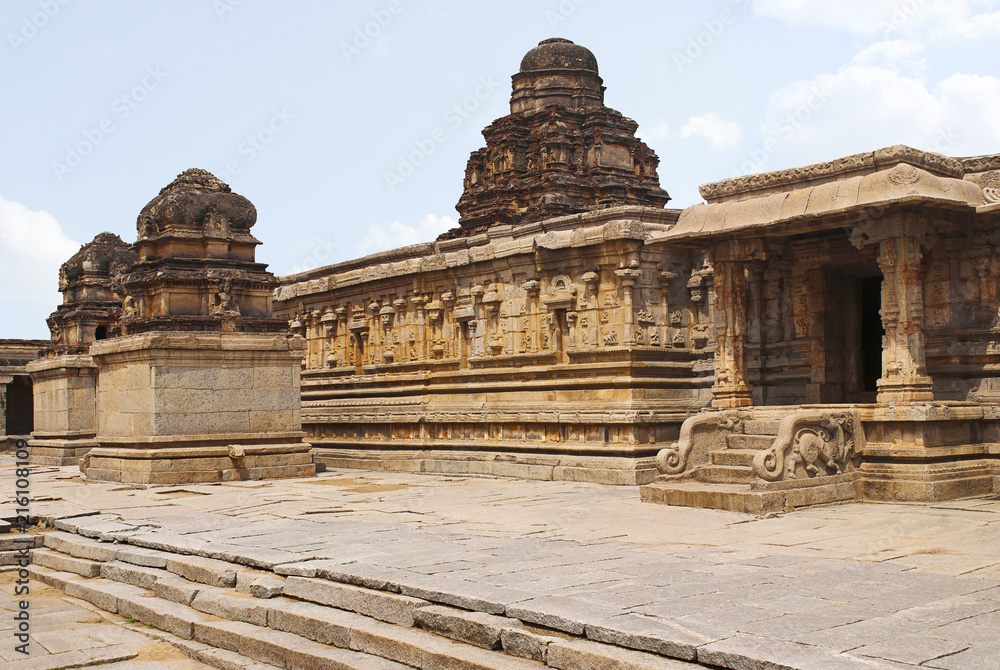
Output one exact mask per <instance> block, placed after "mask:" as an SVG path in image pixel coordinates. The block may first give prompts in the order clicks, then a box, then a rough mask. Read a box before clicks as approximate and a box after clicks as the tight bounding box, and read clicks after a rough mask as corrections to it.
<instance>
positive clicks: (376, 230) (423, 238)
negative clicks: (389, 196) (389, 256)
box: [355, 214, 458, 255]
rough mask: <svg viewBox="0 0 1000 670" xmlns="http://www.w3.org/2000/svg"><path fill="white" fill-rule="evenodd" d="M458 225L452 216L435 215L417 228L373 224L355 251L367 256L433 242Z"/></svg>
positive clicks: (395, 224)
mask: <svg viewBox="0 0 1000 670" xmlns="http://www.w3.org/2000/svg"><path fill="white" fill-rule="evenodd" d="M457 225H458V221H456V220H455V219H453V218H451V217H450V216H435V215H434V214H428V215H427V216H425V217H424V218H423V219H422V220H421V221H420V223H418V224H417V225H415V226H408V225H406V224H404V223H402V222H401V221H390V222H389V223H385V224H382V223H373V224H371V225H369V226H368V231H367V233H366V234H365V236H364V237H363V238H362V240H361V241H360V242H359V243H358V244H357V246H356V247H355V249H356V252H357V254H358V255H366V254H373V253H375V252H377V251H386V250H388V249H396V248H397V247H405V246H409V245H411V244H420V243H422V242H433V241H434V240H435V238H437V236H438V235H440V234H441V233H443V232H445V231H446V230H449V229H451V228H454V227H455V226H457Z"/></svg>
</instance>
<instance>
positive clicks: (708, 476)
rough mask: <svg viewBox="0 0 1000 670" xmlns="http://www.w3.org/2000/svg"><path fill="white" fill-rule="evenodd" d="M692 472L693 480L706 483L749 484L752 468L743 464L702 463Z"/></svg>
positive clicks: (751, 477) (751, 479)
mask: <svg viewBox="0 0 1000 670" xmlns="http://www.w3.org/2000/svg"><path fill="white" fill-rule="evenodd" d="M713 460H714V454H713ZM692 474H693V475H694V478H695V480H697V481H699V482H707V483H716V484H749V483H750V482H752V481H753V470H752V469H751V468H750V467H749V466H744V465H703V466H701V467H700V468H697V469H696V470H695V471H694V472H693V473H692Z"/></svg>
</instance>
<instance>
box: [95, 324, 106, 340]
mask: <svg viewBox="0 0 1000 670" xmlns="http://www.w3.org/2000/svg"><path fill="white" fill-rule="evenodd" d="M107 337H108V329H107V327H106V326H98V327H97V328H96V329H94V339H95V340H103V339H107Z"/></svg>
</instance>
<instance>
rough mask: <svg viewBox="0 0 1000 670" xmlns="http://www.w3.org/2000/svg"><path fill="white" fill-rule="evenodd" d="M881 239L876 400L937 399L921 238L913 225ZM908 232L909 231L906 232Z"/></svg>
mask: <svg viewBox="0 0 1000 670" xmlns="http://www.w3.org/2000/svg"><path fill="white" fill-rule="evenodd" d="M903 232H904V234H902V235H897V236H894V237H890V238H888V239H883V240H882V241H881V242H880V243H879V255H878V264H879V267H880V268H881V269H882V325H883V326H884V328H885V340H884V342H883V345H882V378H881V379H879V380H878V402H880V403H895V402H914V401H928V400H933V399H934V392H933V384H932V380H931V378H930V376H928V374H927V363H926V360H925V355H924V329H923V320H924V292H923V276H922V271H921V261H922V260H923V252H922V251H921V249H920V238H919V237H918V236H917V235H915V234H913V231H912V230H909V227H907V230H905V231H903ZM905 233H909V234H905Z"/></svg>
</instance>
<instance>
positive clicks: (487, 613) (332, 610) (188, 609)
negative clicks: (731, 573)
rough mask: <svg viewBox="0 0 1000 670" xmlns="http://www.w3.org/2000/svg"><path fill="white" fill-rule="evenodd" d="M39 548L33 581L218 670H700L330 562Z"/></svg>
mask: <svg viewBox="0 0 1000 670" xmlns="http://www.w3.org/2000/svg"><path fill="white" fill-rule="evenodd" d="M36 537H39V538H41V542H42V543H43V545H39V546H37V547H36V548H34V549H31V550H30V553H31V560H32V566H31V571H32V574H33V577H34V578H35V579H38V580H40V581H42V582H44V583H46V584H48V585H50V586H53V587H56V588H59V589H61V590H63V591H64V592H65V593H66V594H67V595H69V596H72V597H75V598H80V599H82V600H85V601H87V602H89V603H91V604H92V605H94V606H96V607H97V608H99V609H101V610H104V611H106V612H110V613H113V614H117V615H118V616H119V617H122V618H125V619H126V620H131V621H134V622H140V623H142V624H145V625H146V626H149V627H151V628H154V629H156V630H157V631H158V632H157V636H159V637H162V639H164V640H166V641H168V642H170V643H171V644H173V645H174V646H175V647H177V648H178V649H180V650H181V651H183V652H184V653H185V654H187V655H188V656H190V657H191V658H194V659H196V660H198V661H200V662H202V663H205V664H207V665H211V666H213V667H216V668H220V670H237V669H245V670H270V669H273V668H287V669H289V670H292V669H303V670H307V669H308V670H311V669H317V668H323V669H327V668H330V669H334V670H401V669H403V668H419V669H423V670H493V669H495V670H531V669H538V670H540V669H542V668H558V669H560V670H595V669H598V668H608V669H610V668H615V669H621V670H647V669H648V670H682V669H687V670H690V669H692V668H699V667H705V666H702V665H699V664H697V663H691V662H685V661H680V660H673V659H671V658H668V656H669V655H670V653H669V652H670V651H671V648H670V646H669V645H665V644H664V643H663V642H662V641H658V640H655V639H652V638H650V637H645V636H642V635H623V636H620V637H617V638H616V637H615V636H613V635H611V636H610V637H608V636H609V633H608V631H604V632H603V635H604V637H603V640H604V641H601V639H602V636H601V634H596V635H595V634H594V633H593V632H591V633H590V635H589V636H588V635H587V632H588V631H585V630H584V629H583V626H580V627H579V630H576V629H575V628H574V622H571V621H569V620H562V621H559V620H558V618H549V619H545V618H542V619H538V620H536V621H532V619H533V618H534V617H532V615H531V614H530V613H521V614H518V615H517V616H520V617H521V618H520V619H519V618H517V616H514V615H513V614H514V612H513V611H505V610H511V608H505V607H503V606H502V605H501V606H497V604H496V603H491V602H489V601H488V600H476V599H475V598H469V597H465V596H461V595H456V594H449V593H445V592H443V591H428V592H425V593H424V592H422V593H421V595H423V596H424V597H415V596H414V595H407V594H404V593H402V592H400V590H399V589H395V588H394V586H393V584H391V583H389V582H386V581H384V580H381V579H379V578H377V577H371V578H365V577H363V576H359V575H358V574H354V575H347V574H343V573H340V572H335V571H329V570H323V569H322V562H319V564H317V562H316V561H305V562H301V563H291V564H284V565H280V566H272V567H273V569H267V568H266V567H264V568H262V567H260V566H257V567H253V566H248V565H244V564H240V563H235V562H230V561H228V560H220V559H216V558H208V557H203V556H197V555H187V554H181V553H176V552H173V551H165V550H159V549H152V548H146V547H139V546H132V545H129V544H118V543H114V542H104V541H99V540H97V539H91V538H87V537H82V536H80V535H77V534H74V533H72V532H61V531H53V532H46V533H43V534H41V535H40V536H36ZM338 567H340V568H343V566H338ZM359 567H361V566H359ZM356 572H357V571H356ZM360 572H362V573H363V572H364V570H363V569H362V570H360ZM351 582H353V583H351ZM460 605H465V607H462V606H460ZM544 624H552V625H551V626H546V625H544ZM560 628H562V630H560ZM588 637H590V638H592V639H588ZM593 638H596V639H593ZM650 652H659V653H650ZM664 652H668V653H664ZM680 655H682V656H683V653H681V654H680ZM688 658H693V656H688Z"/></svg>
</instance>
